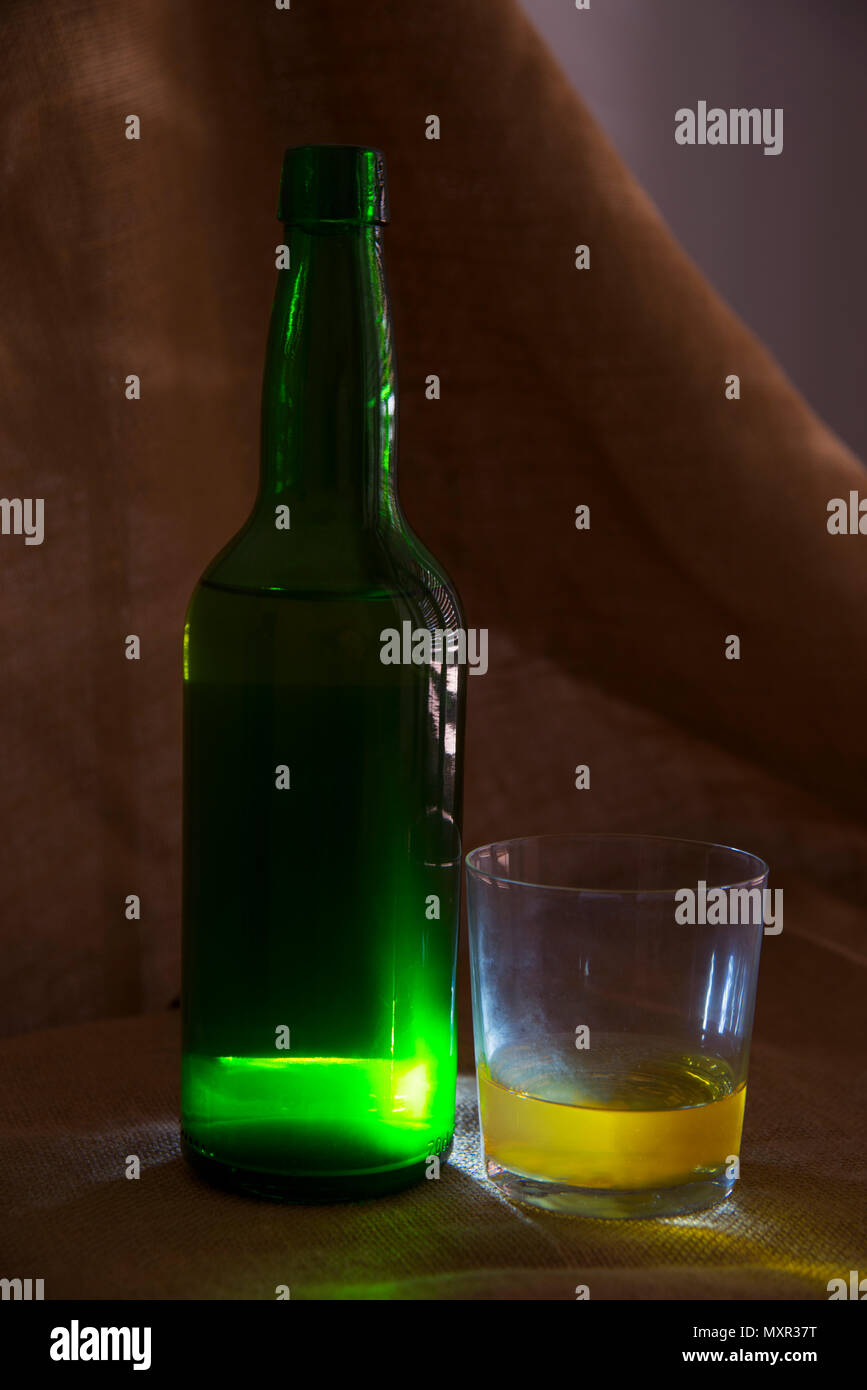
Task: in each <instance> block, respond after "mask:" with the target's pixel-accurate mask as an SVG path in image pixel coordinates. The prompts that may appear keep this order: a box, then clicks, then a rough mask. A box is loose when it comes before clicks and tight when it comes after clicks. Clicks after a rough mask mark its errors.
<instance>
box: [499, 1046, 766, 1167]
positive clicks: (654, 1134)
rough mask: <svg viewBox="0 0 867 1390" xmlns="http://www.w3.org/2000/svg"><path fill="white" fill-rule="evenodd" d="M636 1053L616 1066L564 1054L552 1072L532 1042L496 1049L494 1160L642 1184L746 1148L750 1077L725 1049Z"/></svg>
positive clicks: (723, 1160)
mask: <svg viewBox="0 0 867 1390" xmlns="http://www.w3.org/2000/svg"><path fill="white" fill-rule="evenodd" d="M630 1051H632V1049H631V1048H630ZM521 1053H524V1054H525V1055H524V1057H523V1059H522V1058H521V1056H520V1054H521ZM505 1054H508V1055H505ZM635 1055H636V1056H638V1057H639V1058H640V1060H639V1061H637V1062H636V1061H632V1062H631V1064H630V1065H628V1066H627V1067H625V1068H623V1067H621V1068H620V1069H614V1070H611V1071H606V1070H605V1069H604V1067H602V1066H600V1067H599V1068H598V1069H597V1068H595V1064H594V1065H593V1066H591V1065H590V1064H584V1063H578V1062H576V1063H569V1061H568V1060H567V1061H566V1063H565V1064H564V1061H563V1059H562V1056H561V1057H559V1058H557V1059H556V1063H555V1065H552V1067H551V1071H550V1072H549V1073H547V1074H546V1070H545V1059H541V1058H538V1057H534V1058H532V1059H531V1058H530V1055H529V1050H528V1049H523V1048H509V1049H505V1050H504V1051H501V1052H500V1053H497V1054H495V1056H494V1058H493V1059H492V1063H491V1069H490V1070H489V1069H488V1067H487V1066H485V1065H484V1064H482V1065H481V1066H480V1067H479V1103H480V1108H481V1116H482V1130H483V1133H484V1139H485V1152H486V1156H487V1159H488V1162H489V1163H491V1162H493V1163H495V1164H498V1165H499V1166H500V1167H502V1168H505V1169H508V1170H509V1171H510V1172H513V1173H518V1174H522V1175H524V1176H526V1177H530V1178H535V1179H537V1180H539V1181H543V1182H545V1181H547V1182H555V1183H564V1184H569V1185H571V1186H573V1187H582V1188H595V1189H621V1190H632V1191H637V1190H644V1189H648V1188H659V1187H674V1186H678V1185H680V1184H681V1183H685V1182H689V1181H690V1180H696V1179H701V1178H703V1177H711V1176H714V1175H717V1174H719V1172H720V1170H722V1169H724V1168H725V1167H726V1165H727V1164H728V1163H729V1162H730V1160H731V1158H732V1156H733V1155H736V1154H737V1153H738V1151H739V1147H740V1138H741V1127H742V1124H743V1117H744V1101H745V1098H746V1083H745V1082H744V1083H742V1084H741V1085H740V1086H737V1087H735V1086H734V1085H733V1077H732V1073H731V1070H730V1068H729V1067H728V1065H727V1064H726V1063H725V1062H723V1061H722V1060H721V1059H720V1058H717V1057H711V1056H705V1055H701V1054H689V1055H687V1054H683V1053H680V1054H673V1055H672V1054H668V1055H666V1054H665V1052H662V1053H660V1050H659V1049H658V1048H654V1047H653V1046H650V1047H649V1048H648V1050H647V1054H645V1055H644V1056H642V1055H641V1053H640V1052H638V1053H636V1054H635ZM492 1071H493V1073H494V1076H496V1077H497V1080H494V1079H493V1077H492V1075H491V1072H492ZM570 1072H571V1075H570ZM516 1079H520V1080H521V1081H522V1082H523V1086H524V1087H527V1088H529V1087H532V1093H528V1090H525V1089H518V1088H516V1087H515V1084H514V1083H515V1080H516ZM504 1081H511V1082H512V1084H511V1085H506V1084H503V1082H504Z"/></svg>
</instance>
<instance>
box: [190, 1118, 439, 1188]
mask: <svg viewBox="0 0 867 1390" xmlns="http://www.w3.org/2000/svg"><path fill="white" fill-rule="evenodd" d="M452 1142H453V1141H452V1139H450V1140H449V1142H448V1144H447V1145H446V1147H445V1148H444V1149H443V1151H442V1153H440V1154H439V1155H438V1157H439V1160H440V1162H441V1163H445V1162H446V1160H447V1159H448V1157H449V1155H450V1154H451V1151H452ZM181 1153H182V1154H183V1156H184V1158H185V1159H186V1161H187V1163H188V1164H189V1165H190V1167H191V1168H192V1170H193V1171H194V1172H195V1173H196V1174H197V1176H198V1177H200V1178H203V1179H204V1180H205V1182H207V1183H209V1184H210V1185H211V1186H212V1187H220V1188H223V1189H224V1190H227V1191H230V1192H236V1193H240V1194H242V1195H243V1196H247V1197H259V1198H262V1199H264V1200H266V1201H271V1202H286V1203H289V1204H295V1205H297V1206H319V1205H323V1204H327V1203H332V1202H358V1201H365V1200H366V1199H368V1198H371V1197H385V1196H388V1195H389V1194H391V1193H393V1192H402V1191H403V1190H404V1189H405V1188H407V1187H413V1186H414V1185H415V1184H416V1183H418V1182H421V1181H423V1180H424V1178H425V1175H426V1173H427V1167H428V1162H429V1160H428V1159H427V1158H423V1159H419V1161H418V1162H417V1163H411V1164H408V1165H407V1166H406V1167H403V1168H390V1169H386V1170H385V1171H382V1172H377V1173H340V1174H327V1173H323V1174H321V1175H313V1174H308V1173H304V1174H292V1173H265V1172H260V1171H259V1170H258V1169H255V1168H242V1167H239V1166H237V1165H236V1164H232V1163H223V1162H222V1161H221V1160H220V1159H217V1158H212V1157H211V1155H210V1154H205V1153H202V1151H201V1150H200V1149H197V1148H196V1147H195V1145H193V1144H191V1143H190V1141H189V1140H188V1139H187V1137H186V1135H184V1134H183V1133H182V1134H181Z"/></svg>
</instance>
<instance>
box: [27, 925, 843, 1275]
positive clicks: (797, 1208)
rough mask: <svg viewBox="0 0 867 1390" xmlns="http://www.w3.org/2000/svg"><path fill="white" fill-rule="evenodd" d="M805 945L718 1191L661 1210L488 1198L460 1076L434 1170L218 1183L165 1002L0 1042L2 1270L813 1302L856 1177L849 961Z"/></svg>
mask: <svg viewBox="0 0 867 1390" xmlns="http://www.w3.org/2000/svg"><path fill="white" fill-rule="evenodd" d="M778 944H779V943H778V942H772V943H771V946H770V947H769V948H768V947H767V942H766V948H767V949H776V947H777V945H778ZM822 952H824V953H826V954H829V953H830V952H831V948H828V947H823V946H821V945H819V944H818V943H817V942H816V941H811V940H810V939H808V938H806V937H802V936H800V935H796V934H795V933H794V932H792V933H790V934H789V938H788V943H787V947H786V955H787V957H788V965H787V967H786V969H785V970H784V971H783V972H780V973H779V974H778V982H779V983H778V989H777V997H776V998H768V997H767V996H766V998H765V999H764V1000H762V999H761V985H760V1015H763V1024H764V1028H763V1032H764V1037H763V1038H762V1037H757V1038H756V1040H755V1043H754V1048H753V1056H752V1061H751V1070H750V1080H749V1087H748V1099H747V1111H746V1122H745V1131H744V1142H743V1148H742V1154H741V1159H742V1169H741V1182H740V1184H739V1186H738V1187H737V1188H736V1190H735V1193H734V1195H733V1197H732V1198H730V1199H729V1200H728V1201H726V1202H725V1203H723V1204H721V1205H720V1206H718V1207H716V1208H713V1209H711V1210H709V1211H706V1212H701V1213H698V1214H695V1215H691V1216H684V1217H674V1218H668V1219H665V1220H651V1221H601V1220H586V1219H583V1218H579V1217H567V1216H558V1215H554V1214H549V1213H547V1212H543V1211H537V1210H533V1209H530V1208H528V1207H518V1206H516V1205H513V1204H511V1203H509V1202H508V1201H506V1200H505V1199H504V1198H503V1197H501V1196H500V1195H499V1193H498V1192H497V1191H496V1189H495V1188H494V1186H493V1185H492V1184H491V1183H490V1182H488V1180H487V1179H486V1178H485V1176H484V1173H483V1168H482V1162H481V1157H480V1151H479V1133H478V1119H477V1107H476V1090H475V1080H474V1078H473V1077H472V1076H471V1075H468V1074H463V1075H462V1076H461V1077H460V1078H459V1082H458V1106H457V1130H456V1138H455V1146H454V1151H453V1155H452V1158H451V1161H450V1162H449V1163H448V1164H446V1165H444V1166H443V1168H442V1172H441V1176H440V1178H439V1179H437V1180H429V1181H424V1182H422V1183H420V1184H419V1185H418V1186H417V1187H415V1188H412V1189H410V1190H408V1191H405V1192H403V1193H399V1194H397V1195H395V1196H391V1197H385V1198H379V1199H376V1200H373V1201H363V1202H353V1203H341V1204H333V1205H327V1206H290V1205H283V1204H277V1203H271V1202H267V1201H259V1200H257V1199H255V1198H248V1197H243V1196H236V1195H234V1194H230V1193H227V1192H224V1191H221V1190H217V1189H212V1188H210V1187H208V1186H207V1185H206V1184H204V1183H203V1182H202V1181H201V1180H200V1179H198V1178H197V1177H196V1176H195V1175H194V1174H192V1173H191V1172H190V1171H189V1170H188V1168H187V1167H186V1164H185V1163H184V1161H183V1159H182V1158H181V1155H180V1149H179V1141H178V1075H179V1030H178V1015H177V1012H176V1011H168V1012H166V1013H164V1014H162V1015H149V1016H145V1017H141V1018H134V1019H119V1020H108V1021H101V1022H98V1023H89V1024H84V1025H80V1026H77V1027H72V1028H57V1029H50V1030H47V1031H45V1032H41V1033H36V1034H30V1035H27V1036H23V1037H19V1038H12V1039H7V1040H6V1041H4V1042H3V1044H2V1047H0V1070H2V1074H3V1076H4V1078H5V1085H4V1088H3V1101H2V1115H0V1120H2V1149H0V1171H2V1173H3V1197H2V1204H3V1211H2V1221H0V1224H2V1229H3V1233H4V1240H3V1245H4V1251H3V1254H4V1264H5V1266H7V1267H8V1268H9V1269H13V1268H14V1269H16V1270H38V1271H39V1273H40V1276H41V1277H44V1279H45V1297H46V1298H47V1299H50V1298H86V1299H103V1298H105V1299H108V1298H117V1297H121V1298H130V1299H144V1298H169V1299H273V1298H274V1296H275V1288H276V1286H277V1285H278V1284H286V1285H288V1286H289V1288H290V1291H291V1297H292V1298H295V1299H299V1298H300V1299H570V1300H572V1299H574V1298H575V1296H576V1294H575V1290H576V1287H577V1286H578V1285H580V1284H585V1285H587V1287H588V1289H589V1294H590V1297H591V1299H609V1298H611V1299H630V1298H642V1299H659V1298H670V1299H682V1298H707V1299H719V1298H732V1299H780V1298H786V1299H788V1298H795V1299H827V1297H828V1293H827V1287H826V1286H827V1283H828V1280H829V1279H832V1278H836V1277H843V1278H844V1279H848V1274H849V1270H850V1269H858V1268H863V1267H864V1256H865V1241H864V1231H863V1219H864V1210H865V1205H867V1204H865V1194H867V1171H865V1143H864V1139H865V1136H864V1106H863V1104H861V1105H860V1106H856V1105H855V1103H854V1097H855V1095H856V1093H857V1091H858V1089H859V1086H860V1078H859V1076H858V1075H857V1068H856V1067H855V1065H854V1063H853V1062H852V1061H851V1058H852V1056H853V1048H854V1046H855V1038H854V1034H855V1032H856V1025H855V1022H854V1020H855V1019H856V1018H857V1016H858V999H859V997H860V998H863V990H864V971H863V968H862V969H858V968H857V967H856V965H855V963H854V961H853V960H852V959H850V958H848V957H847V955H846V954H845V951H844V950H840V953H839V954H836V953H835V965H834V970H833V975H832V976H829V975H825V976H824V978H825V979H826V980H828V979H830V978H833V988H831V989H827V987H826V988H824V989H823V990H822V992H821V994H819V995H816V996H813V995H812V993H811V989H810V985H809V980H810V977H811V969H810V966H811V961H814V960H815V958H816V956H817V955H818V954H819V953H822ZM799 982H801V983H799ZM763 1006H764V1007H763ZM847 1020H849V1021H848V1022H847ZM823 1030H824V1036H825V1042H824V1045H823V1046H822V1047H820V1048H817V1047H815V1046H814V1045H813V1038H814V1036H815V1033H816V1032H817V1031H823ZM131 1155H137V1156H138V1157H139V1158H140V1160H141V1168H140V1176H139V1177H138V1178H128V1177H127V1176H126V1173H127V1170H128V1167H129V1165H128V1162H127V1160H128V1158H129V1157H130V1156H131Z"/></svg>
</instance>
